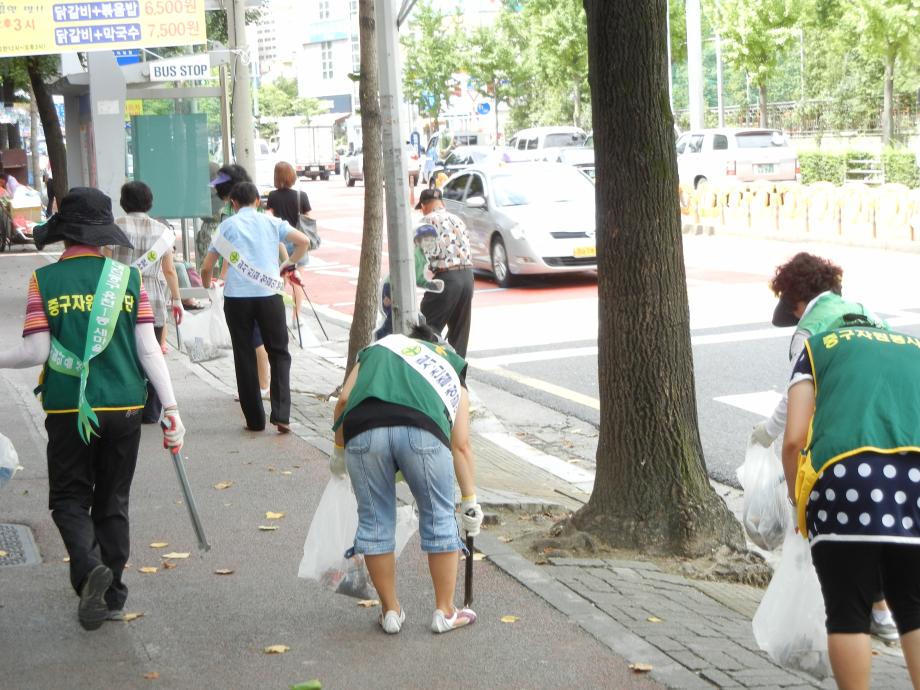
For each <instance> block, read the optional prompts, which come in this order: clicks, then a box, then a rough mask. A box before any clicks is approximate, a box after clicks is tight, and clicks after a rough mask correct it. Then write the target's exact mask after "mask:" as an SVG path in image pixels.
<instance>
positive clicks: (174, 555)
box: [160, 551, 191, 559]
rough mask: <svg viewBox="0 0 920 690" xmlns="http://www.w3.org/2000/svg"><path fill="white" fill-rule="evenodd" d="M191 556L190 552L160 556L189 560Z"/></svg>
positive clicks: (161, 555)
mask: <svg viewBox="0 0 920 690" xmlns="http://www.w3.org/2000/svg"><path fill="white" fill-rule="evenodd" d="M189 556H191V554H190V553H189V552H188V551H183V552H179V551H170V552H169V553H164V554H160V558H173V559H176V558H188V557H189Z"/></svg>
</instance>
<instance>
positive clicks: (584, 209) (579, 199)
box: [442, 162, 597, 287]
mask: <svg viewBox="0 0 920 690" xmlns="http://www.w3.org/2000/svg"><path fill="white" fill-rule="evenodd" d="M442 198H443V200H444V205H445V206H446V207H447V209H448V210H449V211H450V212H451V213H455V214H457V215H458V216H460V218H462V219H463V221H464V222H465V223H466V227H467V229H468V230H469V234H470V249H471V253H472V260H473V267H474V268H478V269H483V270H487V271H491V273H492V275H493V276H494V277H495V281H496V282H497V283H498V284H499V285H501V286H502V287H508V286H510V285H512V284H513V283H514V280H515V278H516V277H517V276H520V275H533V274H549V273H560V272H571V271H585V270H590V269H596V268H597V250H596V246H595V243H594V234H595V229H596V225H595V218H594V185H593V184H592V183H591V181H590V180H588V178H587V177H585V176H584V175H582V174H581V173H580V172H578V171H577V170H576V169H575V168H573V167H572V166H569V165H564V164H561V163H545V162H537V163H534V162H523V163H489V164H483V165H479V164H477V165H472V166H469V167H467V168H465V169H463V170H461V171H460V172H458V173H456V174H455V175H454V176H453V177H451V178H450V179H449V180H448V181H447V182H446V183H445V184H444V187H443V190H442Z"/></svg>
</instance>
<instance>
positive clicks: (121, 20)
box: [0, 0, 206, 57]
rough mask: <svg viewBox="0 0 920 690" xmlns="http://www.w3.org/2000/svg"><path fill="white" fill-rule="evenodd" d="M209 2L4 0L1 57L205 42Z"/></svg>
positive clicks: (0, 3)
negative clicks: (206, 5)
mask: <svg viewBox="0 0 920 690" xmlns="http://www.w3.org/2000/svg"><path fill="white" fill-rule="evenodd" d="M204 5H205V0H118V1H115V0H96V1H95V2H76V1H70V2H68V1H66V0H0V57H10V56H16V55H44V54H49V53H74V52H91V51H99V50H125V49H130V48H153V47H156V46H185V45H196V44H200V43H205V41H206V35H205V21H204Z"/></svg>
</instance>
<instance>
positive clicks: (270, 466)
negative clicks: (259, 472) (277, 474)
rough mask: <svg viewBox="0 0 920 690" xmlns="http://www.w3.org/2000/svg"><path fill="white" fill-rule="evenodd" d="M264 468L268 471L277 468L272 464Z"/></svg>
mask: <svg viewBox="0 0 920 690" xmlns="http://www.w3.org/2000/svg"><path fill="white" fill-rule="evenodd" d="M265 469H267V470H268V471H269V472H274V471H275V470H277V469H278V468H277V467H275V466H274V465H269V466H268V467H266V468H265Z"/></svg>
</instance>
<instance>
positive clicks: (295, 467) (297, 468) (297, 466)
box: [291, 465, 300, 470]
mask: <svg viewBox="0 0 920 690" xmlns="http://www.w3.org/2000/svg"><path fill="white" fill-rule="evenodd" d="M291 467H293V468H294V469H295V470H299V469H300V465H291Z"/></svg>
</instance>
